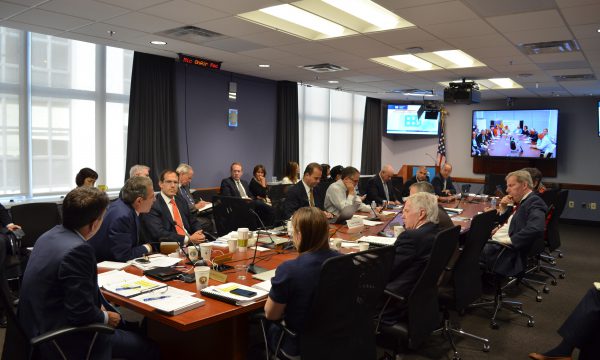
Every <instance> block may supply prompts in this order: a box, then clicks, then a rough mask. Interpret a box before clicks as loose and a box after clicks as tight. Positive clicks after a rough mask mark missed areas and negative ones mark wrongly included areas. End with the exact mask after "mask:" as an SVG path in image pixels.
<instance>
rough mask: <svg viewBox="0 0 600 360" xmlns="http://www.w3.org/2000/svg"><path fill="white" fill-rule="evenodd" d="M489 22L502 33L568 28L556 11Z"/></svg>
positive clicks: (492, 19)
mask: <svg viewBox="0 0 600 360" xmlns="http://www.w3.org/2000/svg"><path fill="white" fill-rule="evenodd" d="M487 20H488V21H489V22H490V24H492V26H493V27H495V28H496V29H498V30H499V31H501V32H515V31H522V30H532V29H545V28H548V27H563V26H566V25H565V23H564V21H563V20H562V17H561V16H560V14H559V13H558V11H556V10H545V11H537V12H529V13H523V14H515V15H505V16H495V17H489V18H487Z"/></svg>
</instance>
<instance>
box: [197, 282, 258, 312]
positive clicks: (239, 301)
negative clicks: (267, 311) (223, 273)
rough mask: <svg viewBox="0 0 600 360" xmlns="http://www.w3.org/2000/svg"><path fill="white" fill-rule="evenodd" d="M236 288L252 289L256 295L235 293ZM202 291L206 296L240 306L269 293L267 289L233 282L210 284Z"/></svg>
mask: <svg viewBox="0 0 600 360" xmlns="http://www.w3.org/2000/svg"><path fill="white" fill-rule="evenodd" d="M236 289H241V290H246V291H250V292H252V293H254V295H252V296H240V295H237V294H233V293H232V291H235V290H236ZM200 293H201V294H202V295H204V296H207V297H210V298H213V299H217V300H221V301H224V302H226V303H229V304H233V305H238V306H246V305H250V304H252V303H254V302H256V301H258V300H262V299H264V298H266V297H267V295H268V294H269V293H268V292H267V291H264V290H261V289H257V288H252V287H249V286H245V285H242V284H238V283H233V282H232V283H227V284H223V285H217V286H209V287H207V288H205V289H202V290H200Z"/></svg>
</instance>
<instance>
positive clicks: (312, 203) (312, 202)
mask: <svg viewBox="0 0 600 360" xmlns="http://www.w3.org/2000/svg"><path fill="white" fill-rule="evenodd" d="M308 202H309V203H310V206H311V207H315V195H314V194H313V189H312V188H311V189H310V190H309V192H308Z"/></svg>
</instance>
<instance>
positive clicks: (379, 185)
mask: <svg viewBox="0 0 600 360" xmlns="http://www.w3.org/2000/svg"><path fill="white" fill-rule="evenodd" d="M386 184H387V188H388V196H389V199H390V201H396V196H395V195H394V186H393V185H392V182H391V181H388V182H387V183H386ZM384 200H385V191H384V189H383V181H382V180H381V176H379V174H377V175H375V176H373V177H372V178H370V179H369V182H368V183H367V201H366V202H367V204H370V203H371V202H372V201H375V202H376V203H377V205H381V204H382V203H383V201H384Z"/></svg>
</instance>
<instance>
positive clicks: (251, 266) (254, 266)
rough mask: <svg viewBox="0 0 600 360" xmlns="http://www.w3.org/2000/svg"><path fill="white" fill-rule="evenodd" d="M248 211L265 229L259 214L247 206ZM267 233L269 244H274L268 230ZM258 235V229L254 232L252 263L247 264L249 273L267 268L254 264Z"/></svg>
mask: <svg viewBox="0 0 600 360" xmlns="http://www.w3.org/2000/svg"><path fill="white" fill-rule="evenodd" d="M248 211H249V212H250V213H251V214H252V215H254V216H256V218H257V219H258V221H259V222H260V224H261V225H262V227H263V229H266V227H265V224H264V223H263V221H262V219H261V218H260V216H258V214H257V213H256V211H254V209H252V208H249V209H248ZM267 234H269V239H270V240H271V244H274V243H275V241H273V238H272V237H271V234H270V233H269V232H267ZM259 235H260V229H259V230H257V232H256V244H255V245H254V256H253V257H252V263H250V265H248V272H249V273H251V274H258V273H261V272H265V271H267V269H265V268H262V267H260V266H256V253H257V252H258V236H259Z"/></svg>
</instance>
